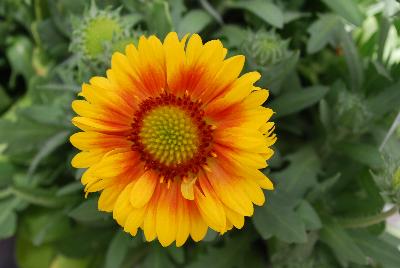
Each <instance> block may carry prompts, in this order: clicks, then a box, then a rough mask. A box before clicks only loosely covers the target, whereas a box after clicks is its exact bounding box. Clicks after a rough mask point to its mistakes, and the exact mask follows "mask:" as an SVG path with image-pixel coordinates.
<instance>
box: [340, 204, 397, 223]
mask: <svg viewBox="0 0 400 268" xmlns="http://www.w3.org/2000/svg"><path fill="white" fill-rule="evenodd" d="M398 210H399V207H398V206H396V205H395V206H393V207H392V208H391V209H389V210H388V211H385V212H380V213H378V214H375V215H372V216H366V217H362V218H354V219H343V220H341V221H340V224H341V225H342V226H343V227H345V228H364V227H368V226H371V225H375V224H378V223H380V222H382V221H384V220H386V219H387V218H388V217H390V216H392V215H394V214H395V213H397V211H398Z"/></svg>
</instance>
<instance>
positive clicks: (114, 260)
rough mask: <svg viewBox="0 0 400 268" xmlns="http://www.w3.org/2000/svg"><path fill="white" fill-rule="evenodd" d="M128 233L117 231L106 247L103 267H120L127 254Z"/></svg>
mask: <svg viewBox="0 0 400 268" xmlns="http://www.w3.org/2000/svg"><path fill="white" fill-rule="evenodd" d="M130 239H131V238H130V237H129V235H128V234H127V233H125V232H123V231H118V232H117V233H116V234H115V236H114V237H113V239H112V240H111V243H110V245H109V247H108V249H107V253H106V260H105V265H104V268H114V267H121V266H122V263H123V261H124V259H125V257H126V255H127V254H128V247H129V242H130V241H129V240H130Z"/></svg>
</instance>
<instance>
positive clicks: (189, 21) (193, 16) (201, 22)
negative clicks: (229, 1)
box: [178, 10, 212, 36]
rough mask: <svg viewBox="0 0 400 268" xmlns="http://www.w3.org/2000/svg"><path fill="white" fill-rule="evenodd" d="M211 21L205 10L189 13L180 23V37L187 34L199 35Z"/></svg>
mask: <svg viewBox="0 0 400 268" xmlns="http://www.w3.org/2000/svg"><path fill="white" fill-rule="evenodd" d="M211 21H212V18H211V16H210V15H208V13H206V12H204V11H203V10H192V11H189V12H188V13H186V14H185V16H184V17H183V18H182V20H181V21H180V23H179V26H178V33H179V35H180V36H183V35H184V34H186V33H192V34H193V33H199V32H200V31H201V30H203V29H204V27H206V26H207V24H209V23H210V22H211Z"/></svg>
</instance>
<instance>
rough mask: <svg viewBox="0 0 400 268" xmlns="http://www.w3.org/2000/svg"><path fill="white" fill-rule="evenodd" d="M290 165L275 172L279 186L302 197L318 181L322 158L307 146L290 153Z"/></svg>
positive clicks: (292, 194)
mask: <svg viewBox="0 0 400 268" xmlns="http://www.w3.org/2000/svg"><path fill="white" fill-rule="evenodd" d="M287 158H288V160H289V161H290V165H289V166H288V167H287V168H286V169H284V170H282V171H280V172H275V173H273V176H272V177H273V178H275V179H276V181H277V184H278V187H279V188H280V189H282V190H284V191H285V192H287V193H289V194H290V196H292V197H294V198H300V197H302V196H303V195H304V194H305V192H306V191H307V190H308V189H309V188H310V187H311V186H312V185H315V183H316V182H317V174H318V172H319V171H320V165H321V163H320V160H319V159H318V155H317V154H316V152H315V151H314V150H313V149H312V148H310V147H305V148H302V149H301V150H299V151H297V152H295V153H293V154H291V155H289V156H288V157H287Z"/></svg>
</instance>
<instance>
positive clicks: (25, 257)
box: [16, 236, 55, 268]
mask: <svg viewBox="0 0 400 268" xmlns="http://www.w3.org/2000/svg"><path fill="white" fill-rule="evenodd" d="M54 255H55V251H54V249H53V248H52V247H51V246H50V245H42V246H34V245H32V243H31V242H30V241H29V240H25V239H24V238H22V237H21V236H17V242H16V257H17V264H18V267H20V268H38V267H49V266H50V263H51V261H52V259H53V257H54Z"/></svg>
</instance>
